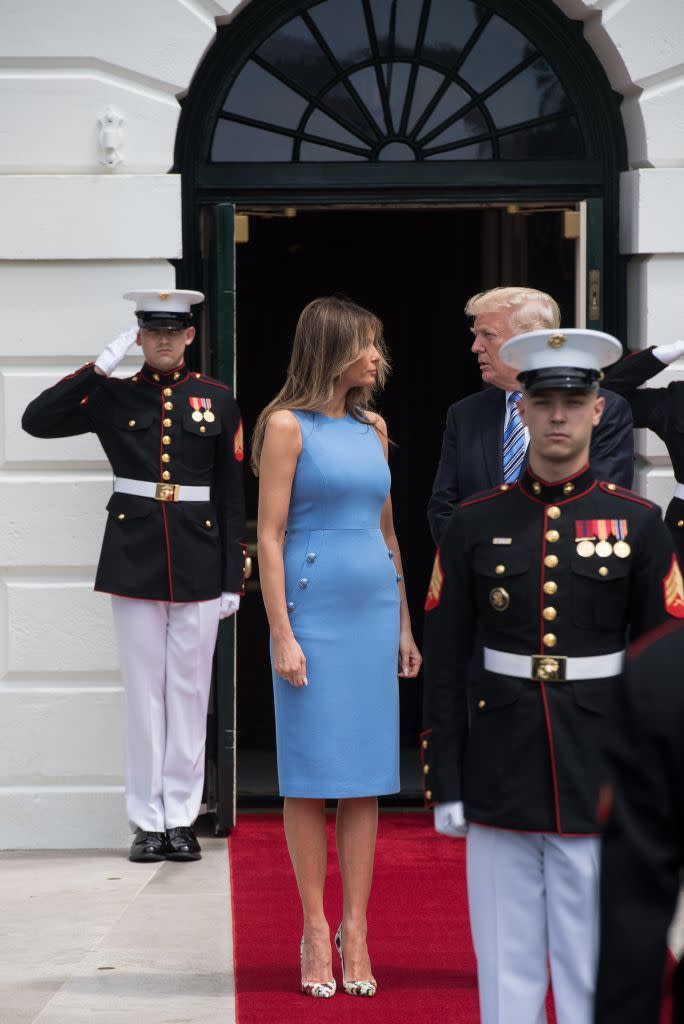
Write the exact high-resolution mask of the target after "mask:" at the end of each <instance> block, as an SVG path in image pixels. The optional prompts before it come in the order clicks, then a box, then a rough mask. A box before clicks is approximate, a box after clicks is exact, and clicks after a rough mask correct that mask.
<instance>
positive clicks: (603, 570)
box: [599, 565, 608, 576]
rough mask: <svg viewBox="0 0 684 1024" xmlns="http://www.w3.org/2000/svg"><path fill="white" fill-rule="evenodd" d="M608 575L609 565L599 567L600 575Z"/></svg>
mask: <svg viewBox="0 0 684 1024" xmlns="http://www.w3.org/2000/svg"><path fill="white" fill-rule="evenodd" d="M607 575H608V566H607V565H602V566H601V568H600V569H599V576H607Z"/></svg>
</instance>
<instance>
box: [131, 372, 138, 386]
mask: <svg viewBox="0 0 684 1024" xmlns="http://www.w3.org/2000/svg"><path fill="white" fill-rule="evenodd" d="M131 380H132V381H133V383H134V384H137V383H138V377H137V374H136V376H135V377H131Z"/></svg>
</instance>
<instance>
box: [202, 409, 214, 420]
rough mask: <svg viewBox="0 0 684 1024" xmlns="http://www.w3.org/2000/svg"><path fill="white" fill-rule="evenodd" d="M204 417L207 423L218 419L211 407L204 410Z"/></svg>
mask: <svg viewBox="0 0 684 1024" xmlns="http://www.w3.org/2000/svg"><path fill="white" fill-rule="evenodd" d="M200 418H201V417H200ZM204 418H205V420H206V421H207V423H213V422H214V420H215V419H216V417H215V416H214V414H213V412H212V411H211V409H205V410H204Z"/></svg>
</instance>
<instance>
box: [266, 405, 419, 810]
mask: <svg viewBox="0 0 684 1024" xmlns="http://www.w3.org/2000/svg"><path fill="white" fill-rule="evenodd" d="M293 415H294V416H295V417H296V419H297V421H298V423H299V426H300V429H301V432H302V451H301V454H300V456H299V460H298V462H297V468H296V471H295V476H294V481H293V486H292V495H291V499H290V509H289V514H288V521H287V536H286V538H285V549H284V562H285V596H286V601H287V608H288V614H289V616H290V622H291V624H292V631H293V633H294V635H295V637H296V639H297V641H298V642H299V644H300V645H301V647H302V650H303V651H304V654H305V656H306V662H307V673H306V674H307V679H308V680H309V685H308V686H302V687H294V686H291V685H290V683H288V682H287V681H286V680H284V679H282V678H281V677H280V676H278V675H276V673H275V671H274V672H273V691H274V697H275V713H276V743H277V751H278V778H279V783H280V793H281V795H282V796H297V797H318V798H320V797H330V798H336V797H361V796H379V795H381V794H387V793H396V792H397V791H398V790H399V692H398V679H397V666H398V652H399V600H400V596H399V588H398V585H397V575H396V570H395V568H394V562H393V561H392V553H391V552H390V551H389V550H388V548H387V545H386V544H385V540H384V537H383V535H382V533H381V531H380V512H381V510H382V506H383V504H384V502H385V499H386V498H387V495H388V493H389V488H390V472H389V468H388V466H387V461H386V459H385V455H384V452H383V450H382V445H381V442H380V439H379V437H378V435H377V433H376V432H375V430H374V429H373V428H372V427H370V426H366V425H365V424H363V423H359V422H358V421H357V420H355V419H354V418H353V417H352V416H350V415H347V416H345V417H344V418H343V419H332V418H330V417H328V416H323V415H321V414H320V413H309V412H294V413H293Z"/></svg>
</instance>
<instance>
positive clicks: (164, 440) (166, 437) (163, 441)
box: [162, 434, 171, 444]
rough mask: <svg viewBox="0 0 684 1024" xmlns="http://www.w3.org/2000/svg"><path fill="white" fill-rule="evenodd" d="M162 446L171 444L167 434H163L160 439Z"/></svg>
mask: <svg viewBox="0 0 684 1024" xmlns="http://www.w3.org/2000/svg"><path fill="white" fill-rule="evenodd" d="M162 444H171V438H170V437H169V435H168V434H164V436H163V437H162Z"/></svg>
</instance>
